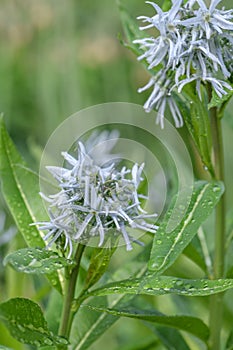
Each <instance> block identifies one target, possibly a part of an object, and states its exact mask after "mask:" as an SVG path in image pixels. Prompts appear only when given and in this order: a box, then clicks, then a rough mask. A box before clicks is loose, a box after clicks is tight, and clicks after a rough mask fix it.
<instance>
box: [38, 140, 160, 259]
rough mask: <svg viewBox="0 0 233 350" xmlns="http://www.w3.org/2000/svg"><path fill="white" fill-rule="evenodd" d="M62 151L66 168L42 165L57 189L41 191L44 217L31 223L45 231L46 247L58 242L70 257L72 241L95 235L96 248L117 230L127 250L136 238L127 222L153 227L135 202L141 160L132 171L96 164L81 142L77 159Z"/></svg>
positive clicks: (141, 226)
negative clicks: (45, 204) (46, 218)
mask: <svg viewBox="0 0 233 350" xmlns="http://www.w3.org/2000/svg"><path fill="white" fill-rule="evenodd" d="M89 141H90V140H89ZM89 143H90V142H89ZM89 143H88V142H87V147H88V148H89ZM112 145H114V141H113V142H112ZM103 147H105V144H103ZM110 148H111V146H110ZM62 156H63V157H64V159H65V161H66V162H67V163H68V167H55V166H49V167H47V169H48V170H49V172H50V173H51V174H52V175H53V177H54V178H55V179H56V180H57V182H58V183H59V188H60V190H59V192H58V193H56V194H54V195H50V196H48V197H47V196H45V195H44V194H41V195H42V197H43V198H44V199H45V200H46V201H47V202H49V216H50V218H49V221H46V222H38V223H36V224H37V225H39V227H40V230H47V233H46V234H45V236H44V240H45V241H49V243H48V247H49V246H51V245H52V244H53V243H54V242H56V243H59V244H61V245H62V248H63V249H64V250H67V249H68V250H69V254H68V257H70V256H71V255H72V252H73V244H74V243H75V242H78V241H81V242H82V243H84V244H88V241H89V239H90V238H91V237H95V236H98V237H99V243H98V246H99V247H101V246H103V245H104V243H105V242H106V241H107V240H108V238H111V236H112V235H115V236H119V235H121V236H122V237H123V240H124V242H125V245H126V249H127V250H131V249H132V245H131V242H134V241H136V242H138V243H140V242H139V241H137V240H136V239H135V238H133V237H131V235H130V233H128V230H127V227H131V228H133V229H139V230H143V231H149V232H152V233H155V232H156V229H157V226H156V225H154V224H151V223H149V222H147V219H148V218H153V217H155V216H156V214H151V215H149V214H147V213H146V212H145V211H144V210H143V209H142V208H141V205H140V197H141V195H139V194H138V188H139V185H140V183H141V181H142V177H141V175H142V172H143V165H141V166H138V165H137V164H134V166H133V167H132V169H131V170H130V169H127V168H126V167H122V168H121V169H120V170H117V169H116V166H115V163H113V162H110V163H108V164H110V165H97V163H96V162H95V161H94V160H93V158H92V157H91V156H90V155H89V154H88V152H87V151H86V149H85V147H84V145H83V143H81V142H79V143H78V157H77V159H76V158H74V157H73V156H71V155H70V154H68V153H67V152H63V153H62ZM108 160H109V159H108ZM143 198H145V197H144V196H143Z"/></svg>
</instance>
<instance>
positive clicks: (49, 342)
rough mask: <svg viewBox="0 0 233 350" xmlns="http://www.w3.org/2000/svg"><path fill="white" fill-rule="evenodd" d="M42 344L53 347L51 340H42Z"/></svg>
mask: <svg viewBox="0 0 233 350" xmlns="http://www.w3.org/2000/svg"><path fill="white" fill-rule="evenodd" d="M44 343H45V344H46V345H53V341H52V340H51V339H49V338H47V339H45V340H44Z"/></svg>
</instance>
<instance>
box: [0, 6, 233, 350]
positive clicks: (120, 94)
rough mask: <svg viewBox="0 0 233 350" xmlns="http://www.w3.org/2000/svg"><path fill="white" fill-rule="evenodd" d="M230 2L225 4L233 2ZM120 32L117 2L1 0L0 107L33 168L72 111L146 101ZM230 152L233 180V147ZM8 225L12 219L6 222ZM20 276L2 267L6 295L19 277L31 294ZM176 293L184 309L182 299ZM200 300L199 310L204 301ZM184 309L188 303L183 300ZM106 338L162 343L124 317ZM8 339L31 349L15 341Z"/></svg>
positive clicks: (143, 78) (141, 76)
mask: <svg viewBox="0 0 233 350" xmlns="http://www.w3.org/2000/svg"><path fill="white" fill-rule="evenodd" d="M231 1H232V0H229V1H223V4H226V6H232V4H231ZM122 2H123V4H124V5H125V6H126V7H127V8H128V10H129V12H130V13H131V14H132V17H134V18H136V17H137V16H138V15H142V14H151V13H152V12H151V7H150V6H149V5H145V2H144V0H124V1H122ZM156 2H157V3H158V4H161V3H162V1H156ZM152 11H153V9H152ZM119 33H122V26H121V20H120V14H119V11H118V6H117V1H116V0H99V1H93V0H0V41H1V43H0V111H2V112H3V113H4V115H5V121H6V124H7V127H8V130H9V133H10V135H11V136H12V138H13V140H14V141H15V143H16V144H17V146H18V147H19V149H20V150H21V152H22V153H23V155H24V156H25V158H27V160H29V162H30V163H31V165H32V166H36V163H37V161H38V159H39V154H40V150H42V149H43V147H44V145H45V143H46V141H47V139H48V138H49V135H50V134H51V133H52V132H53V130H54V129H55V128H56V127H57V126H58V125H59V124H60V123H61V122H62V121H63V120H64V119H66V118H67V117H68V116H70V115H71V114H73V113H75V112H77V111H79V110H81V109H83V108H86V107H88V106H92V105H94V104H100V103H104V102H113V101H116V102H122V101H124V102H132V103H137V104H140V105H142V104H143V103H144V102H145V100H146V95H147V93H144V94H138V93H137V88H139V87H141V86H143V85H144V84H145V83H146V82H147V80H148V77H149V76H148V73H146V71H145V70H144V68H143V67H142V66H141V65H140V64H139V63H138V62H137V60H136V58H135V56H133V54H132V53H130V52H129V51H128V50H127V49H126V48H125V47H123V46H122V44H121V43H120V40H119V38H118V35H119ZM229 111H230V108H229ZM148 117H149V116H148ZM228 120H229V121H230V123H227V124H226V128H225V132H226V137H225V138H224V141H225V148H226V149H227V148H231V147H232V141H231V140H232V137H233V132H232V130H233V128H229V125H231V126H232V125H233V122H231V120H230V117H229V112H228ZM226 158H227V161H226V163H227V177H228V179H229V180H230V179H231V177H232V171H233V160H232V155H231V154H230V152H229V153H226ZM231 192H232V191H231ZM2 205H3V204H2ZM2 205H1V206H2ZM1 220H2V221H1V222H2V226H3V219H1ZM8 221H9V222H8ZM10 225H11V222H10V219H9V218H8V217H7V218H6V220H5V226H6V227H7V228H9V226H10ZM23 245H24V243H23V242H20V239H18V241H17V243H15V245H14V244H13V245H12V244H11V245H10V247H7V248H5V247H1V249H0V253H1V255H2V256H3V255H5V254H6V251H8V250H9V249H10V250H14V249H16V247H17V248H19V247H20V246H23ZM1 260H2V259H1ZM115 263H116V264H117V263H118V264H119V261H117V260H116V262H115ZM181 263H182V262H181ZM186 264H187V265H186V266H187V269H189V268H190V269H193V266H191V267H189V265H188V263H187V261H186ZM192 272H193V270H192ZM193 273H195V272H193ZM17 275H18V274H15V273H14V271H11V272H10V270H9V271H8V275H7V276H5V277H3V270H2V267H0V283H1V285H0V287H1V286H3V285H2V284H3V282H4V283H6V284H7V285H8V287H9V290H10V291H11V295H8V297H12V296H15V293H14V288H15V287H16V286H17V287H20V284H19V280H20V279H21V285H22V288H23V289H22V290H21V291H19V290H18V293H19V295H22V294H23V293H25V285H27V295H26V296H30V297H31V296H32V295H33V293H34V289H33V287H32V285H31V283H30V282H29V280H28V277H27V276H24V277H23V278H22V276H17ZM22 280H23V282H22ZM43 282H44V280H43ZM5 291H6V290H5V289H4V288H0V300H4V299H5V297H6V295H5V294H4V292H5ZM21 293H22V294H21ZM173 299H175V303H176V305H177V307H180V306H181V301H180V300H181V299H180V298H179V297H174V298H173ZM160 300H161V301H164V305H166V306H167V308H169V307H170V309H169V310H170V311H171V310H173V311H176V309H174V306H172V304H171V300H170V299H169V298H167V297H164V298H161V299H160ZM155 303H156V302H155ZM198 305H199V306H198V308H199V309H200V308H201V307H202V306H201V304H198ZM157 306H158V307H159V305H157ZM182 308H183V309H185V306H184V304H182ZM203 313H204V311H203ZM4 332H5V333H4ZM3 333H4V334H6V330H5V328H2V326H1V328H0V343H1V337H2V334H3ZM7 337H8V335H7V336H6V337H5V338H4V339H5V340H6V339H7ZM2 339H3V338H2ZM8 339H10V338H8ZM131 339H133V343H132V344H131ZM150 343H151V346H149V345H148V344H150ZM106 344H107V347H108V349H111V350H117V349H119V348H121V349H123V350H124V349H127V350H136V349H144V350H146V349H147V350H149V349H155V348H156V349H164V348H163V347H162V346H160V345H158V344H157V340H156V338H155V337H154V335H153V333H152V332H150V331H149V330H148V329H147V328H146V327H145V326H144V325H142V324H141V323H139V322H137V321H133V320H126V319H122V320H121V321H120V322H118V323H117V324H116V325H114V327H113V328H112V330H111V331H110V333H107V334H106V335H105V336H104V337H103V338H102V340H100V341H99V342H98V343H97V344H96V345H93V346H92V347H91V349H92V350H99V349H105V348H106ZM133 344H134V345H133ZM135 344H138V347H136V345H135ZM156 344H157V345H156ZM8 345H9V346H12V347H13V348H14V349H24V348H26V347H21V346H20V345H19V344H18V343H17V342H14V341H13V340H9V344H8ZM197 349H201V347H200V348H199V347H198V348H197Z"/></svg>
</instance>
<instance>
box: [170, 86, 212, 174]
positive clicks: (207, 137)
mask: <svg viewBox="0 0 233 350" xmlns="http://www.w3.org/2000/svg"><path fill="white" fill-rule="evenodd" d="M183 97H184V98H185V100H183V99H181V98H180V96H176V99H177V104H178V105H179V108H180V110H181V111H182V116H183V119H184V121H185V124H186V126H187V128H188V130H189V133H190V135H191V136H192V138H193V141H194V143H195V145H196V147H197V149H198V152H199V154H200V157H201V159H202V161H203V164H204V165H205V167H206V168H207V169H208V171H209V172H210V174H211V175H214V167H213V164H212V160H211V152H212V134H211V127H210V119H209V112H208V109H207V106H206V104H205V103H203V102H201V101H200V99H199V97H198V95H197V93H196V87H195V84H194V85H193V84H189V85H187V86H186V87H185V88H184V89H183ZM202 98H203V100H204V96H202Z"/></svg>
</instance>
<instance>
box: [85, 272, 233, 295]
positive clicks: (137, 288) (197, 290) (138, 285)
mask: <svg viewBox="0 0 233 350" xmlns="http://www.w3.org/2000/svg"><path fill="white" fill-rule="evenodd" d="M231 288H233V279H218V280H207V279H199V280H191V279H183V278H176V277H171V276H159V277H155V276H154V274H152V275H148V276H146V277H144V279H143V282H142V279H139V278H135V279H131V280H122V281H118V282H112V283H108V284H106V285H105V286H103V287H101V288H97V289H94V290H93V291H91V292H89V293H87V294H86V295H85V296H84V297H85V298H87V297H89V296H103V295H111V294H122V293H126V294H144V295H164V294H179V295H185V296H206V295H212V294H215V293H221V292H224V291H226V290H228V289H231Z"/></svg>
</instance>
